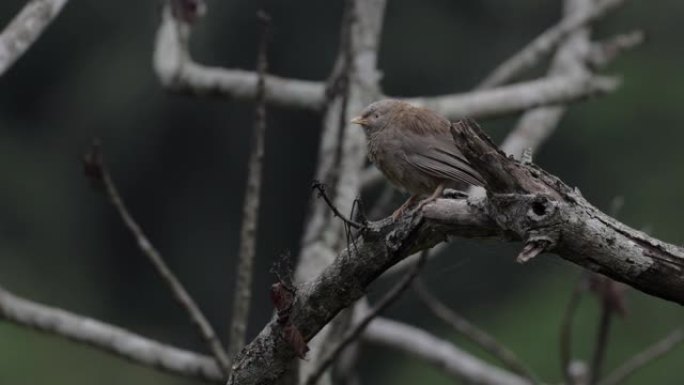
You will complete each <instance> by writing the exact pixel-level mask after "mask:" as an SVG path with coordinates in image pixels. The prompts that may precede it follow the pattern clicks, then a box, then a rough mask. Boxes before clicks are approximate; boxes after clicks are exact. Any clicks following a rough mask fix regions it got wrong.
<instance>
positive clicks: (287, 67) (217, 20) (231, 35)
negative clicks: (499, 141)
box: [0, 0, 684, 385]
mask: <svg viewBox="0 0 684 385" xmlns="http://www.w3.org/2000/svg"><path fill="white" fill-rule="evenodd" d="M23 3H24V1H23V0H22V1H20V0H5V1H2V2H0V24H2V25H5V24H6V23H7V22H8V21H9V20H10V18H11V17H12V16H13V15H14V14H15V13H16V12H17V11H18V10H19V9H20V7H21V6H22V5H23ZM560 3H561V2H555V1H554V2H550V1H544V0H525V1H515V2H510V1H508V2H502V1H498V0H486V1H485V0H461V1H449V0H429V1H421V2H419V1H410V0H392V1H390V2H389V6H388V9H387V13H386V24H385V28H384V33H383V38H382V48H381V52H380V67H381V69H382V70H383V72H384V78H383V81H382V85H383V87H384V89H385V91H386V92H387V93H389V94H391V95H404V96H410V95H430V94H440V93H450V92H454V91H459V90H460V91H463V90H467V89H469V88H470V87H472V86H474V85H475V84H476V83H477V82H478V80H479V79H481V78H482V77H483V76H485V75H486V74H487V73H488V72H489V71H490V70H491V69H492V68H493V67H494V66H495V65H496V64H497V63H498V62H500V61H501V60H502V59H504V58H505V57H507V56H508V55H510V54H512V53H513V52H515V51H516V50H517V49H519V48H520V47H522V46H523V45H524V44H525V43H527V42H528V41H529V40H530V39H531V38H533V37H534V36H536V35H537V34H538V33H540V32H541V31H542V30H544V29H545V28H546V27H548V26H550V25H552V24H553V23H555V22H556V21H557V20H558V18H559V16H560ZM208 5H209V13H208V17H207V18H206V19H205V20H204V21H202V22H201V23H200V24H199V25H198V26H197V28H196V29H195V34H194V38H193V51H194V54H195V57H196V59H197V60H198V61H200V62H203V63H209V64H215V65H222V66H229V67H238V68H246V69H252V68H254V64H255V57H256V46H257V44H256V38H257V32H258V31H257V25H256V22H255V17H254V15H255V12H256V7H257V2H253V1H247V0H241V1H237V0H231V1H210V2H209V4H208ZM266 8H267V9H268V10H269V11H270V12H271V14H272V17H273V39H272V43H271V47H270V66H271V69H272V72H274V73H276V74H281V75H286V76H291V77H298V78H303V79H316V80H318V79H324V78H325V77H326V76H327V74H328V73H329V71H330V68H331V66H332V63H333V61H334V58H335V55H336V51H337V42H338V29H339V24H340V13H341V9H342V1H341V0H335V1H320V0H299V1H290V2H281V1H270V2H266ZM682 12H684V3H682V2H681V1H677V0H661V1H657V2H655V1H651V2H637V1H632V2H630V4H629V5H628V6H627V7H625V8H624V9H623V10H622V11H620V12H619V13H618V14H617V15H614V16H612V17H610V18H609V19H608V20H606V21H604V22H601V23H600V25H599V26H598V28H596V35H598V36H608V34H611V33H615V32H624V31H626V30H630V29H633V28H644V29H645V30H646V32H647V34H648V37H649V41H648V43H647V44H646V45H645V46H643V47H641V48H639V49H638V50H637V51H635V52H632V53H629V54H627V55H625V56H623V57H622V58H620V59H619V60H618V62H617V63H616V64H615V65H614V66H612V67H611V68H609V70H608V71H609V72H611V73H612V72H616V73H621V74H623V75H624V80H625V82H624V86H623V87H622V88H621V89H620V90H619V91H618V92H617V93H615V94H613V95H610V96H608V97H606V98H602V99H599V100H593V101H590V102H589V103H582V104H579V105H576V106H574V107H572V109H571V112H570V114H569V115H568V117H567V118H566V119H565V120H563V122H562V123H561V126H560V127H559V131H558V132H557V133H556V134H555V135H554V136H553V138H552V139H551V140H550V142H548V143H547V144H546V145H545V146H544V147H543V149H542V150H541V152H540V153H539V154H538V156H537V158H536V161H537V163H539V164H541V165H542V166H543V167H545V168H547V169H548V170H550V171H552V172H554V173H556V174H557V175H559V176H561V177H562V178H564V179H565V180H566V181H568V182H570V183H572V184H575V185H577V186H578V187H579V188H580V189H581V190H582V192H583V193H584V194H585V195H586V196H587V197H588V198H589V199H590V200H591V201H593V202H595V203H597V204H598V206H599V207H603V208H607V206H608V204H609V202H610V201H611V200H612V199H613V198H614V197H616V196H622V197H624V199H625V202H626V204H625V206H624V209H623V210H622V211H621V213H620V218H621V219H622V220H624V221H625V222H626V223H628V224H630V225H632V226H634V227H637V228H645V229H648V231H649V232H651V233H652V234H654V235H655V236H657V237H660V238H663V239H665V240H668V241H670V242H675V243H677V242H681V241H682V234H681V213H682V211H683V210H684V203H683V202H684V201H682V199H681V197H682V196H684V178H682V172H683V170H684V152H683V151H681V149H680V147H681V143H682V142H684V132H683V131H682V124H681V122H682V121H683V120H684V118H682V116H681V113H680V112H681V107H680V105H681V100H682V99H683V97H684V77H682V76H681V67H682V65H683V64H684V51H682V45H681V36H682V32H683V31H684V29H683V28H684V27H682V25H681V17H680V15H681V14H682ZM157 21H158V9H156V8H155V5H154V4H152V3H150V2H139V1H118V2H105V1H97V0H82V1H73V2H71V3H70V4H68V5H67V7H66V9H65V11H64V13H63V14H62V15H61V16H60V17H59V18H58V19H57V20H56V22H55V23H54V24H53V25H52V26H51V27H50V29H49V30H48V32H47V33H46V34H45V35H44V36H43V37H42V38H41V39H40V40H39V41H38V43H37V44H35V46H34V47H33V48H32V49H31V50H30V51H29V52H28V54H27V55H26V56H25V57H23V58H22V59H21V60H20V61H19V62H18V63H17V64H16V65H15V66H14V68H12V70H11V71H10V72H9V73H7V74H6V75H5V76H3V77H1V78H0V181H1V182H0V283H1V284H2V285H3V286H5V287H7V288H8V289H11V290H13V291H15V292H17V293H18V294H20V295H23V296H27V297H29V298H33V299H36V300H38V301H41V302H44V303H48V304H52V305H56V306H60V307H64V308H66V309H69V310H73V311H76V312H80V313H83V314H87V315H89V316H92V317H95V318H98V319H103V320H108V321H110V322H112V323H114V324H117V325H120V326H123V327H126V328H129V329H131V330H134V331H136V332H139V333H142V334H145V335H148V336H151V337H154V338H158V339H161V340H164V341H169V342H172V343H175V344H178V345H181V346H183V347H187V348H192V349H195V350H198V351H204V350H205V349H204V346H203V345H202V344H201V343H200V341H199V338H197V336H196V333H195V331H194V329H193V328H192V326H191V325H190V324H189V322H187V319H186V316H185V314H184V313H183V312H181V311H179V309H178V307H177V306H176V304H175V303H174V302H173V301H172V299H171V298H170V296H169V295H167V293H166V291H165V288H164V287H163V286H162V285H161V284H160V280H159V279H158V278H157V277H156V275H155V274H154V272H153V270H152V268H151V266H150V264H149V263H148V262H147V261H146V260H145V259H144V258H143V257H142V256H141V254H140V253H139V252H138V250H137V248H136V246H135V244H134V242H133V240H132V238H131V237H130V236H129V234H128V233H127V232H126V231H125V230H124V228H123V227H122V225H121V223H120V221H119V219H118V217H117V216H116V215H115V213H114V212H113V210H112V208H111V207H110V206H109V205H108V203H107V202H106V200H105V199H104V197H103V196H102V195H101V194H99V193H97V192H95V191H93V190H92V189H91V188H90V187H89V185H88V183H87V181H86V180H85V179H84V177H83V176H82V173H81V166H80V163H79V162H80V156H81V154H82V152H83V151H84V149H85V148H86V147H87V144H88V143H89V141H90V140H91V138H93V137H100V138H101V139H102V141H103V143H104V149H105V154H106V158H107V160H108V162H109V164H110V166H111V170H112V173H113V175H114V177H115V179H116V181H117V182H118V184H119V187H120V189H121V192H122V194H123V195H124V197H125V199H126V200H127V203H128V205H129V206H130V209H131V211H132V212H133V213H134V215H135V216H136V217H137V218H138V219H139V221H140V222H141V224H142V225H143V226H144V228H145V230H146V231H147V233H148V234H149V236H150V237H151V239H152V240H153V241H154V242H155V243H156V245H157V246H158V248H159V249H160V250H161V251H162V252H163V253H164V255H165V257H166V258H167V260H168V261H169V263H170V264H171V265H172V267H173V268H174V269H175V270H176V271H177V272H178V274H179V275H180V277H181V278H182V279H183V280H184V281H185V283H186V284H187V286H188V288H189V289H190V291H191V292H192V293H193V294H194V295H195V296H196V298H197V299H198V301H199V303H200V304H201V306H202V307H203V308H204V309H205V310H206V312H207V313H208V315H209V318H210V319H211V320H212V321H213V322H214V324H215V325H216V326H217V329H218V330H219V331H221V332H222V334H223V335H224V336H225V335H226V334H227V329H228V320H229V316H230V314H229V313H230V309H231V307H230V298H231V295H230V294H231V289H232V287H233V277H234V265H235V263H234V256H235V255H236V253H237V239H238V233H239V223H240V214H241V204H242V199H243V190H244V181H245V178H246V172H245V165H246V159H247V155H248V154H247V149H248V143H249V136H250V130H251V116H252V105H251V104H250V103H246V102H236V101H224V100H210V99H197V98H192V97H186V96H180V95H173V94H168V93H166V92H165V91H164V90H163V89H162V88H161V87H160V85H159V84H158V82H157V79H156V77H155V75H154V73H153V71H152V68H151V52H152V48H153V38H154V34H155V29H156V26H157ZM513 122H514V119H513V118H507V119H499V120H496V121H487V122H485V123H484V126H485V128H486V129H487V130H488V131H489V132H490V133H491V134H492V135H493V136H494V137H496V138H501V137H503V135H504V134H505V133H506V132H507V130H509V129H510V127H511V124H512V123H513ZM319 128H320V126H319V117H318V116H317V115H316V114H313V113H308V112H301V111H295V112H293V111H286V110H280V109H269V126H268V132H267V143H266V149H267V155H266V165H265V167H266V174H265V194H264V197H263V206H262V207H263V210H262V215H261V221H260V229H259V237H260V238H259V245H258V275H257V277H256V282H255V285H254V290H255V299H254V301H253V306H254V312H253V314H252V316H251V326H250V330H249V333H250V336H253V335H254V334H256V333H257V332H258V331H259V330H260V329H261V327H262V326H263V325H264V323H265V322H266V321H267V319H268V317H269V316H270V312H271V307H270V304H269V302H268V300H267V288H268V286H269V284H270V282H271V281H272V280H273V278H272V277H271V276H270V275H269V273H268V269H269V266H270V265H271V264H272V263H273V262H274V261H275V260H278V259H280V258H282V256H283V255H287V254H290V255H296V254H297V251H298V241H299V232H300V229H301V228H302V222H303V219H304V216H305V212H306V205H307V202H308V200H309V198H310V195H311V193H310V182H311V178H312V174H313V170H314V166H315V161H316V148H317V141H318V139H319ZM397 204H398V202H397ZM516 247H517V246H515V245H513V246H511V245H504V244H501V243H499V242H493V241H490V242H469V241H458V242H455V243H454V244H453V245H452V246H451V248H450V255H449V256H447V257H445V258H442V259H440V260H438V261H437V262H436V263H434V264H432V265H431V266H429V267H428V269H427V271H426V272H425V273H424V278H425V280H426V282H427V283H428V284H429V285H430V286H431V287H433V288H435V289H436V290H437V292H438V293H439V294H440V295H441V296H442V297H443V298H444V299H445V300H446V302H447V303H449V304H450V305H452V306H453V307H454V308H456V309H457V310H458V311H460V312H462V313H463V314H465V315H466V316H468V317H469V318H471V319H472V320H474V321H476V322H477V323H478V324H479V325H481V326H482V327H484V328H486V329H488V330H490V331H491V332H492V333H493V334H494V335H495V336H497V337H498V338H500V339H501V340H502V341H503V342H505V343H506V344H508V345H510V347H511V348H512V349H513V350H515V351H516V352H518V353H519V354H520V356H522V358H523V359H524V360H525V361H526V362H528V363H529V364H530V365H531V366H532V367H533V368H534V369H535V370H536V371H538V373H540V374H541V375H542V376H543V377H544V378H546V379H548V380H550V381H558V380H559V379H560V375H559V369H558V366H559V364H558V362H559V361H558V354H557V351H558V347H557V346H558V338H557V337H558V329H559V324H560V318H561V314H562V311H563V309H564V306H565V303H566V302H567V299H568V297H569V293H570V289H571V287H572V286H573V285H574V283H575V281H576V277H577V276H578V275H579V270H578V269H577V268H575V267H573V266H571V265H569V264H568V263H565V262H563V261H561V260H559V259H558V258H556V257H552V256H548V257H547V256H542V257H539V258H537V259H536V260H535V261H533V262H532V263H530V264H527V265H524V266H519V265H516V264H515V263H514V262H513V257H514V255H515V254H514V252H515V248H516ZM386 286H387V285H386V283H384V284H383V283H382V282H380V283H378V284H377V285H375V286H373V287H372V288H371V292H370V295H371V296H372V297H373V296H377V294H378V293H379V292H381V291H382V289H383V288H384V287H386ZM629 302H630V309H631V311H630V314H629V315H628V316H627V317H626V318H625V319H621V320H618V321H617V322H616V323H615V327H614V329H613V333H612V342H611V345H610V347H609V351H608V362H607V363H608V365H609V366H614V365H615V364H617V363H619V362H621V361H622V360H624V359H625V358H626V357H628V356H630V355H631V354H632V353H634V352H636V351H638V350H640V349H641V348H643V347H644V346H646V345H647V344H649V343H650V342H652V341H653V340H655V339H657V338H659V337H661V336H663V335H665V334H666V333H667V332H668V331H669V330H670V329H671V328H673V327H675V326H678V325H681V324H682V321H684V312H682V309H681V308H680V307H678V306H676V305H673V304H670V303H666V302H664V301H662V300H658V299H653V298H650V297H647V296H645V295H643V294H640V293H637V292H630V293H629ZM389 314H390V315H392V316H396V317H399V318H401V319H403V320H406V321H408V322H411V323H414V324H418V325H421V326H424V327H428V328H431V330H434V331H435V332H438V333H439V332H442V333H448V331H447V329H446V328H444V326H443V325H441V324H439V323H438V322H437V321H436V320H433V319H431V318H430V317H428V316H427V315H426V314H425V313H424V310H423V309H422V308H421V307H420V305H419V304H418V303H417V301H416V300H415V298H414V297H413V296H412V295H408V296H406V297H405V298H404V299H403V300H402V301H401V302H400V303H399V304H398V305H396V306H394V307H393V308H392V309H391V311H390V312H389ZM597 318H598V306H597V303H596V301H595V300H594V299H593V298H586V299H585V300H584V302H583V304H582V307H581V310H580V313H579V316H578V319H577V329H576V340H575V345H576V350H577V353H578V354H579V355H580V356H582V357H585V358H586V357H587V356H588V355H589V353H590V350H591V346H592V342H593V340H594V328H595V325H596V323H597ZM454 341H455V342H456V343H459V344H461V343H464V342H463V341H461V340H460V339H459V338H458V337H454ZM466 346H467V347H470V346H469V345H466ZM474 351H475V352H476V353H478V354H479V352H478V351H477V350H476V349H475V350H474ZM367 352H368V353H367V355H365V356H364V357H363V358H364V359H363V360H362V363H363V364H362V369H363V371H364V376H365V377H366V378H367V383H393V384H414V383H417V382H419V381H420V383H423V384H446V383H449V382H450V380H448V379H447V378H445V377H443V376H442V375H441V374H439V373H438V372H437V371H436V370H433V369H431V368H429V367H426V366H425V365H423V364H421V363H418V362H415V361H411V360H410V359H408V358H405V357H403V356H401V355H398V354H396V353H391V352H384V351H383V354H382V355H378V354H373V353H377V351H375V350H368V351H367ZM682 360H684V349H679V350H678V351H675V352H674V353H672V354H670V355H669V356H668V357H667V358H665V359H662V360H661V361H658V362H657V363H655V364H653V365H652V366H651V367H650V368H648V369H645V370H643V371H642V372H640V373H639V374H638V375H636V376H634V377H633V378H632V380H631V381H629V382H628V384H631V385H635V384H646V383H649V384H679V383H681V381H682V379H684V369H682V366H681V362H682ZM0 382H1V383H3V384H48V383H50V384H61V383H65V384H66V383H68V384H91V383H98V384H119V383H137V384H180V383H189V381H187V380H185V379H179V378H176V377H172V376H169V375H165V374H159V373H157V372H155V371H153V370H151V369H147V368H141V367H138V366H135V365H131V364H129V363H127V362H125V361H123V360H121V359H118V358H114V357H111V356H109V355H106V354H103V353H100V352H98V351H96V350H92V349H90V348H87V347H83V346H77V345H73V344H71V343H69V342H65V341H63V340H61V339H58V338H55V337H46V336H44V335H41V334H38V333H36V332H33V331H29V330H26V329H22V328H18V327H15V326H13V325H10V324H7V323H0Z"/></svg>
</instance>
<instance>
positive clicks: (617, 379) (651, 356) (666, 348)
mask: <svg viewBox="0 0 684 385" xmlns="http://www.w3.org/2000/svg"><path fill="white" fill-rule="evenodd" d="M682 342H684V332H683V331H682V329H677V330H675V331H673V332H672V333H670V334H669V335H667V336H666V337H665V338H663V339H662V340H660V341H658V342H656V343H655V344H653V345H651V346H649V347H648V348H646V349H645V350H644V351H642V352H640V353H638V354H636V355H634V356H633V357H632V358H630V359H629V360H627V361H626V362H625V363H624V364H622V366H620V367H619V368H617V369H615V370H614V371H613V372H612V373H610V374H609V375H607V376H606V378H605V379H604V380H603V381H601V382H600V383H599V384H600V385H618V384H620V383H622V382H623V381H625V380H626V379H627V378H628V377H629V376H631V375H632V374H634V372H636V371H637V370H639V369H641V368H643V367H644V366H646V365H648V364H650V363H651V362H653V361H655V360H657V359H658V358H660V357H662V356H664V355H665V354H667V353H668V352H670V351H671V350H672V349H674V348H676V347H677V346H679V345H680V344H681V343H682Z"/></svg>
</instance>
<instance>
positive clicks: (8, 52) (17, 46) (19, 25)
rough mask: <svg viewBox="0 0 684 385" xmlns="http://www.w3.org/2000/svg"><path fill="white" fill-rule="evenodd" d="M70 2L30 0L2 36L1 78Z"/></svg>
mask: <svg viewBox="0 0 684 385" xmlns="http://www.w3.org/2000/svg"><path fill="white" fill-rule="evenodd" d="M67 2H68V0H29V1H28V2H27V3H26V5H25V6H24V8H22V10H21V11H20V12H19V13H18V14H17V15H16V16H15V17H14V19H12V21H11V22H10V23H9V24H8V25H7V27H5V30H4V31H2V34H0V76H2V75H3V74H4V73H5V72H7V70H8V69H9V68H10V67H11V66H12V64H14V63H15V62H16V61H17V59H19V58H20V57H21V55H23V54H24V53H25V52H26V51H27V50H28V49H29V47H31V45H32V44H33V43H34V42H35V41H36V40H38V37H40V35H41V34H42V33H43V31H44V30H45V29H46V28H47V27H48V26H49V25H50V23H52V21H53V20H54V19H55V18H56V17H57V16H58V15H59V13H60V12H61V11H62V8H64V6H65V5H66V4H67Z"/></svg>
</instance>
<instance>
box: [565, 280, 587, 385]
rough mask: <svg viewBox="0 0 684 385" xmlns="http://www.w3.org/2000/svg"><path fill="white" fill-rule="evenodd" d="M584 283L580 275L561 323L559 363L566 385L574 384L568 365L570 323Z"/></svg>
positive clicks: (570, 352) (570, 336)
mask: <svg viewBox="0 0 684 385" xmlns="http://www.w3.org/2000/svg"><path fill="white" fill-rule="evenodd" d="M585 283H586V275H585V274H582V277H581V278H580V279H579V280H578V281H577V284H576V285H575V288H574V289H573V290H572V294H571V295H570V300H569V301H568V305H567V306H566V308H565V313H564V314H563V321H562V323H561V332H560V362H561V371H562V373H563V377H564V378H565V383H566V384H567V385H573V382H574V376H573V375H572V373H571V370H570V364H571V362H572V321H573V319H574V318H575V312H576V311H577V306H578V305H579V302H580V299H581V298H582V293H583V292H584V290H585V286H586V284H585Z"/></svg>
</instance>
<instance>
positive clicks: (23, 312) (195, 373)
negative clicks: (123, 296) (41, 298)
mask: <svg viewBox="0 0 684 385" xmlns="http://www.w3.org/2000/svg"><path fill="white" fill-rule="evenodd" d="M0 318H1V319H4V320H7V321H9V322H12V323H14V324H16V325H19V326H22V327H30V328H32V329H35V330H39V331H42V332H45V333H49V334H53V335H56V336H60V337H64V338H67V339H69V340H71V341H74V342H77V343H81V344H86V345H90V346H92V347H94V348H96V349H100V350H103V351H106V352H108V353H111V354H114V355H115V356H119V357H122V358H125V359H127V360H129V361H131V362H133V363H136V364H138V365H144V366H149V367H152V368H156V369H159V370H162V371H165V372H169V373H172V374H178V375H181V376H186V377H189V378H198V379H201V380H205V381H211V382H222V381H224V380H225V376H224V374H223V372H222V371H221V369H220V368H219V367H218V366H217V364H216V360H215V359H214V358H213V357H208V356H204V355H201V354H198V353H194V352H190V351H187V350H182V349H178V348H176V347H173V346H170V345H166V344H162V343H160V342H157V341H154V340H151V339H149V338H145V337H142V336H140V335H137V334H134V333H131V332H129V331H127V330H125V329H122V328H119V327H116V326H112V325H109V324H106V323H103V322H100V321H97V320H94V319H92V318H88V317H83V316H80V315H76V314H73V313H70V312H68V311H65V310H62V309H60V308H55V307H50V306H46V305H42V304H39V303H36V302H32V301H29V300H26V299H23V298H20V297H17V296H15V295H14V294H12V293H10V292H8V291H7V290H5V289H3V288H1V287H0Z"/></svg>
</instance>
